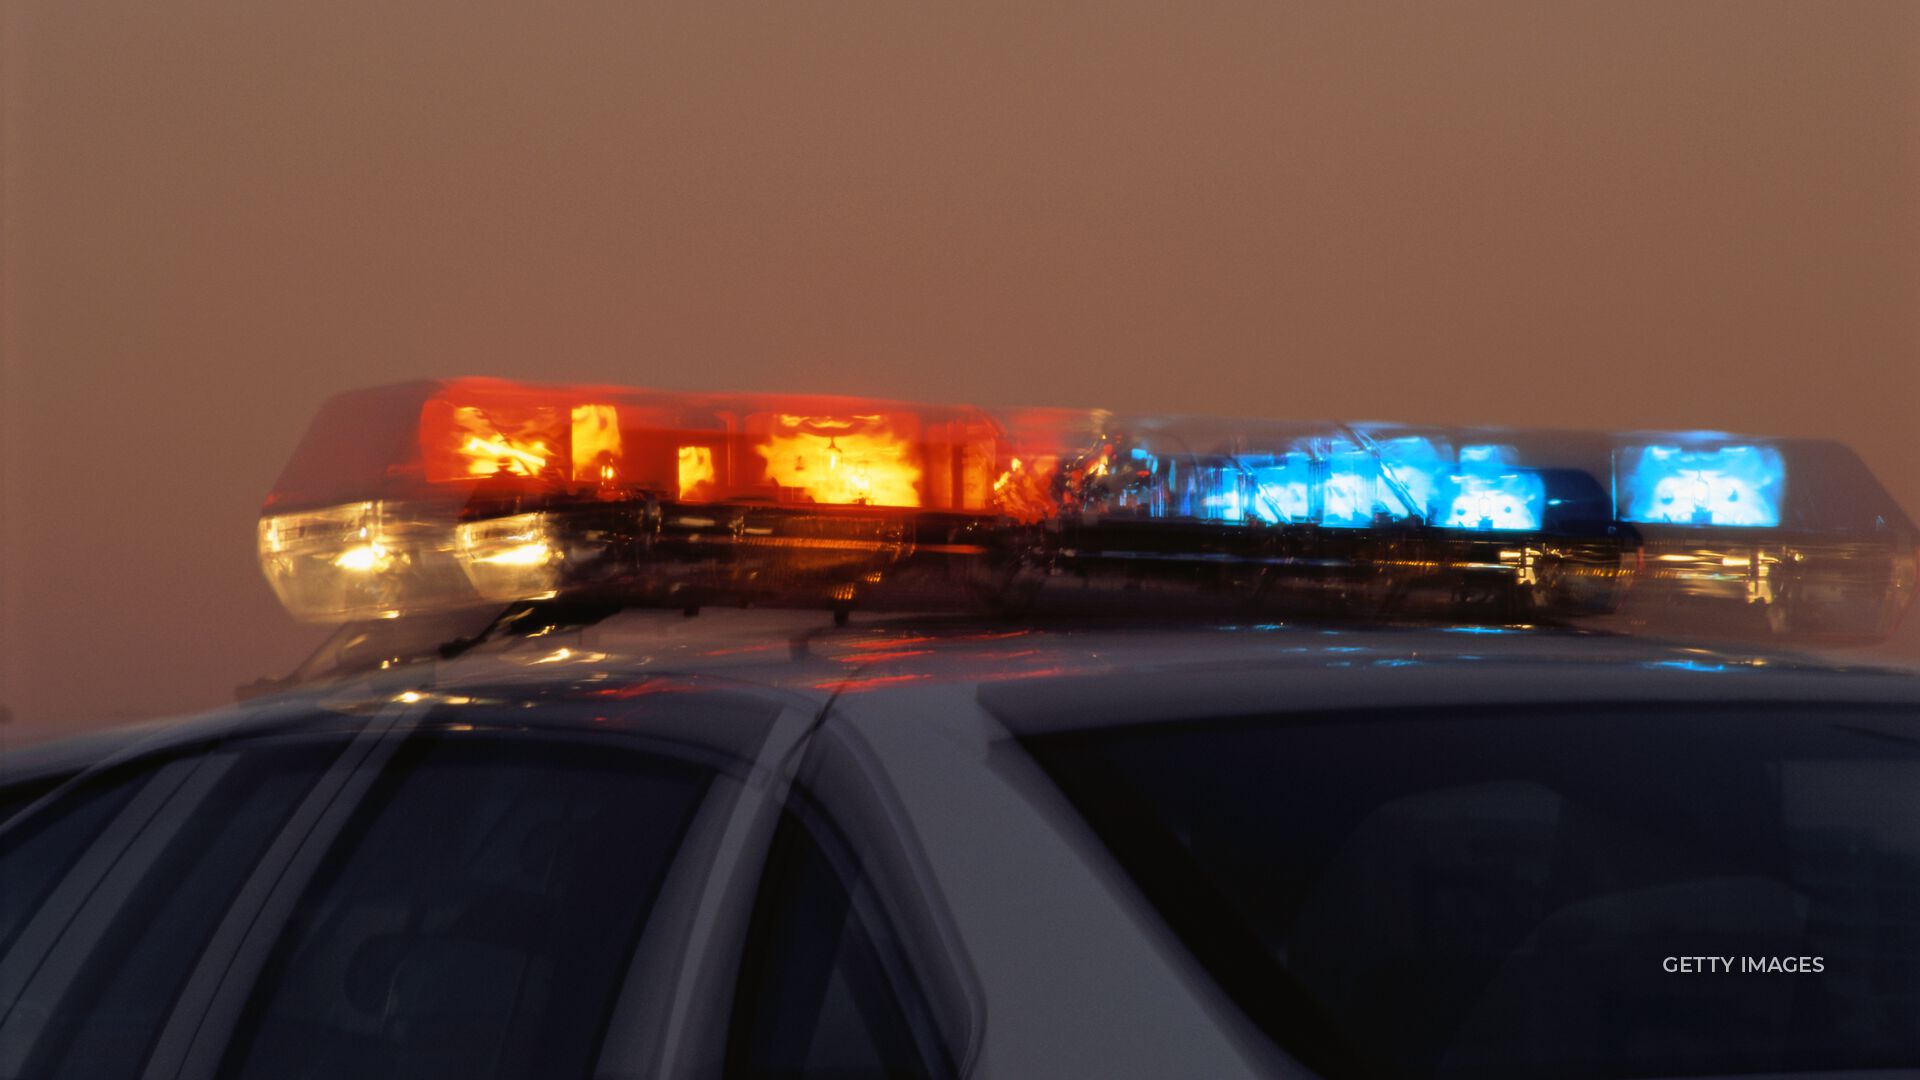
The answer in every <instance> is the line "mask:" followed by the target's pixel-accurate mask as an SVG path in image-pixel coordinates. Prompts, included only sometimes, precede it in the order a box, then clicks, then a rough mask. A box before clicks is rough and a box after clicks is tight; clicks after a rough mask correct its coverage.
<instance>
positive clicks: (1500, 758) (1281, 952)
mask: <svg viewBox="0 0 1920 1080" xmlns="http://www.w3.org/2000/svg"><path fill="white" fill-rule="evenodd" d="M1916 719H1920V718H1916V717H1915V716H1914V715H1912V713H1911V712H1910V711H1891V710H1879V709H1845V710H1836V709H1821V710H1809V709H1806V708H1804V707H1793V708H1756V707H1750V706H1749V707H1742V708H1739V709H1728V710H1723V711H1710V710H1706V711H1703V710H1701V709H1699V708H1685V709H1682V708H1677V707H1676V708H1652V709H1649V708H1644V707H1641V708H1621V707H1583V708H1576V709H1554V710H1551V711H1547V710H1534V709H1502V710H1486V709H1481V710H1473V711H1448V712H1435V713H1429V714H1408V713H1392V714H1390V713H1378V714H1374V713H1368V714H1359V715H1354V714H1340V715H1326V714H1322V715H1319V716H1311V717H1305V718H1293V717H1290V718H1252V719H1237V720H1231V721H1219V722H1206V723H1191V722H1189V723H1168V724H1157V725H1141V726H1127V727H1114V728H1106V729H1100V730H1092V731H1075V732H1069V733H1059V734H1047V735H1039V736H1034V737H1032V738H1029V739H1027V740H1025V744H1026V745H1027V747H1028V748H1029V750H1030V751H1031V752H1032V753H1033V754H1034V756H1035V757H1036V759H1037V760H1038V761H1039V762H1040V764H1041V765H1042V767H1043V768H1044V769H1045V770H1046V771H1047V772H1048V773H1049V774H1050V775H1051V776H1052V777H1053V778H1054V780H1055V781H1056V782H1057V783H1058V784H1059V785H1060V787H1061V788H1062V790H1063V791H1064V792H1065V793H1066V795H1067V796H1068V798H1069V799H1070V800H1071V801H1072V802H1073V803H1074V804H1075V806H1076V807H1077V808H1078V809H1079V810H1080V812H1081V813H1082V814H1084V815H1085V817H1086V819H1087V820H1088V822H1089V823H1090V824H1091V825H1092V826H1093V828H1094V830H1095V831H1096V833H1098V835H1099V836H1100V838H1101V839H1102V840H1103V841H1104V842H1105V844H1106V845H1107V846H1108V847H1109V848H1110V849H1111V850H1112V852H1113V854H1114V855H1115V856H1116V857H1117V858H1118V860H1119V862H1120V863H1121V865H1122V866H1123V867H1124V868H1125V870H1126V871H1127V872H1128V874H1129V875H1131V877H1132V878H1133V879H1134V881H1135V882H1136V883H1137V884H1138V885H1139V887H1140V888H1141V890H1142V891H1143V892H1144V893H1145V894H1146V896H1147V898H1148V899H1149V900H1150V901H1151V902H1152V904H1153V905H1154V906H1155V907H1157V908H1158V909H1159V911H1160V912H1161V914H1162V915H1163V916H1164V917H1165V918H1166V920H1167V922H1168V923H1169V924H1170V926H1171V927H1172V929H1173V930H1174V931H1175V933H1176V934H1177V935H1178V936H1179V937H1180V938H1181V939H1182V940H1183V941H1184V942H1185V944H1186V945H1187V947H1188V948H1190V949H1191V950H1192V952H1193V954H1194V955H1195V957H1196V958H1197V959H1198V960H1199V961H1200V963H1201V964H1202V965H1203V966H1204V967H1205V968H1206V969H1207V970H1208V971H1209V972H1210V973H1211V974H1212V975H1213V977H1214V978H1215V979H1216V980H1217V981H1218V982H1219V984H1220V985H1221V986H1222V987H1223V988H1224V989H1225V990H1226V991H1227V993H1228V994H1229V995H1230V996H1231V997H1232V998H1233V999H1234V1000H1235V1001H1236V1002H1237V1003H1238V1004H1239V1005H1240V1006H1241V1007H1242V1008H1243V1009H1245V1011H1246V1012H1247V1013H1248V1015H1249V1016H1250V1017H1251V1018H1252V1019H1253V1020H1254V1021H1255V1022H1256V1023H1258V1024H1259V1025H1260V1026H1261V1027H1262V1028H1264V1029H1265V1030H1266V1031H1267V1032H1268V1033H1269V1034H1271V1035H1272V1036H1273V1037H1274V1038H1275V1039H1276V1040H1277V1041H1278V1042H1279V1043H1280V1044H1281V1045H1283V1046H1284V1047H1286V1048H1287V1049H1288V1050H1289V1051H1291V1052H1292V1053H1294V1054H1295V1055H1297V1056H1299V1057H1300V1058H1301V1059H1302V1060H1304V1061H1305V1062H1306V1063H1307V1064H1309V1065H1311V1066H1314V1067H1316V1068H1318V1069H1320V1070H1322V1071H1324V1072H1325V1073H1327V1074H1328V1075H1332V1076H1389V1077H1429V1076H1474V1077H1483V1076H1555V1077H1575V1076H1596V1077H1599V1076H1607V1077H1613V1076H1621V1077H1626V1076H1639V1077H1656V1076H1679V1075H1713V1074H1737V1073H1759V1072H1791V1071H1801V1070H1812V1069H1843V1068H1873V1067H1878V1068H1885V1067H1891V1066H1911V1065H1915V1064H1917V1063H1920V723H1916Z"/></svg>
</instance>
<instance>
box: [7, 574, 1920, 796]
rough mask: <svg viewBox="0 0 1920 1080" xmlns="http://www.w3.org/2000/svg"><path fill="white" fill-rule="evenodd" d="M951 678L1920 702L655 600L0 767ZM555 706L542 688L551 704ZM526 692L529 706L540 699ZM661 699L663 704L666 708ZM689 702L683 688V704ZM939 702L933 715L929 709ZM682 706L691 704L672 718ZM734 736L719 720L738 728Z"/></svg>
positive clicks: (1660, 674) (1237, 698) (1114, 711)
mask: <svg viewBox="0 0 1920 1080" xmlns="http://www.w3.org/2000/svg"><path fill="white" fill-rule="evenodd" d="M935 687H938V688H942V689H943V690H944V691H946V693H945V694H943V695H941V697H940V700H942V701H951V700H952V697H951V692H952V691H953V690H955V689H958V690H961V691H963V692H965V691H971V696H972V697H973V699H974V700H976V701H977V702H978V703H979V705H980V706H981V707H982V708H983V709H984V710H985V711H986V712H987V713H989V714H991V715H992V716H994V717H995V718H997V719H998V720H1000V721H1001V722H1002V723H1003V724H1004V725H1005V726H1006V727H1008V728H1011V729H1013V730H1015V731H1016V732H1019V733H1027V732H1034V731H1044V730H1058V729H1061V728H1070V727H1086V726H1094V725H1101V724H1113V723H1129V722H1140V721H1145V720H1169V719H1180V718H1193V719H1198V718H1203V717H1210V716H1224V715H1245V714H1249V713H1256V712H1259V713H1276V712H1288V711H1316V712H1318V711H1330V710H1334V711H1337V710H1353V709H1377V708H1411V707H1445V706H1464V705H1493V704H1502V703H1507V704H1522V703H1525V704H1541V705H1553V704H1570V703H1591V702H1616V703H1629V702H1670V703H1689V702H1740V701H1754V702H1759V701H1769V702H1771V701H1802V702H1833V703H1838V702H1858V703H1862V704H1886V705H1897V706H1914V707H1920V671H1916V670H1914V669H1911V668H1906V667H1900V666H1890V665H1886V664H1878V663H1861V662H1857V661H1848V660H1844V659H1842V660H1836V659H1833V658H1823V657H1819V656H1814V655H1810V654H1800V653H1792V652H1782V651H1778V650H1772V649H1767V648H1764V647H1758V646H1751V645H1739V644H1735V645H1727V644H1720V645H1713V646H1708V645H1700V644H1693V643H1688V642H1677V641H1670V640H1657V639H1649V638H1643V637H1638V636H1633V635H1626V634H1615V633H1602V632H1592V631H1580V630H1570V629H1564V628H1548V627H1528V626H1510V627H1496V626H1481V625H1471V626H1469V625H1461V626H1444V625H1424V626H1380V625H1372V624H1369V625H1364V626H1360V625H1335V624H1323V623H1275V622H1233V621H1230V620H1221V619H1190V620H1169V619H1165V618H1156V619H1152V620H1127V619H1112V618H1109V619H1102V620H1084V619H1082V620H1074V619H1060V620H1011V619H991V618H979V617H964V618H956V617H945V616H937V615H919V616H915V615H904V616H889V617H881V616H871V617H866V618H862V619H856V620H854V621H853V622H851V623H850V624H849V625H846V626H836V625H834V624H833V622H832V621H831V620H830V619H828V618H827V617H826V616H825V615H823V614H821V613H818V612H806V611H794V610H755V609H707V610H705V611H703V612H702V613H701V614H699V615H698V616H697V617H692V618H689V617H686V616H685V615H683V614H682V613H680V612H677V611H674V612H669V611H661V610H651V609H640V610H630V611H625V612H619V613H616V614H614V615H612V616H610V617H607V618H605V619H602V620H600V621H598V622H594V623H592V624H591V625H581V626H573V627H566V628H560V627H555V628H550V629H543V630H542V631H540V632H538V633H536V634H532V635H524V636H511V637H506V638H503V639H500V640H491V641H486V642H483V643H481V644H479V645H476V646H474V647H472V648H469V649H466V650H465V651H463V652H461V653H460V654H459V655H457V656H455V657H453V658H450V659H443V658H436V659H427V660H421V661H415V662H412V663H407V664H402V665H398V666H391V667H386V668H384V669H381V670H376V671H372V672H365V673H356V674H348V675H342V676H338V677H334V678H328V679H320V680H317V681H314V682H311V683H308V684H305V685H302V686H298V687H296V688H294V689H291V690H289V691H286V692H283V693H279V694H274V695H271V696H268V697H264V698H260V699H258V700H256V701H251V702H247V703H245V704H242V705H238V706H232V707H229V708H226V709H222V710H218V711H216V712H214V713H209V714H205V715H203V716H199V717H193V718H187V719H186V720H182V721H175V722H161V723H154V724H145V725H141V726H140V727H138V728H133V729H124V730H123V731H120V732H115V733H105V734H96V735H92V736H88V737H84V738H82V739H78V740H71V741H68V742H65V743H57V744H51V745H48V746H44V747H38V748H30V749H29V750H27V751H20V752H16V754H15V755H14V759H13V760H12V761H11V762H10V763H9V767H8V768H7V769H6V770H5V774H4V776H0V780H6V779H12V778H15V777H18V776H22V775H30V774H33V773H36V772H47V771H52V770H56V769H62V768H69V767H71V766H72V765H73V763H74V762H77V761H82V760H85V759H89V758H90V759H94V760H98V759H100V758H101V757H103V756H105V755H107V754H112V753H124V752H126V750H127V749H128V748H129V747H134V746H141V747H147V746H155V745H166V744H173V745H177V744H179V743H180V742H182V741H185V740H191V739H205V738H209V737H227V736H229V735H233V734H237V733H243V732H257V731H265V730H280V729H282V728H284V727H286V726H287V725H289V724H295V723H299V722H301V719H302V718H304V717H311V716H313V715H314V714H315V713H316V712H322V711H324V712H326V713H327V714H329V715H331V716H333V717H335V718H336V719H337V720H338V721H339V722H344V723H348V724H357V723H358V722H359V721H358V720H356V719H354V718H355V717H364V716H365V715H369V714H370V713H371V711H372V710H375V709H377V708H379V707H381V706H382V705H385V704H387V703H389V702H392V701H394V700H396V699H398V698H399V697H401V696H402V695H409V694H421V693H426V694H431V695H437V696H439V697H440V698H442V699H443V700H461V701H471V702H479V703H488V702H491V703H502V704H511V705H512V706H513V707H515V708H516V709H518V710H522V711H521V712H520V715H525V716H528V717H533V716H539V717H542V718H544V719H546V720H548V721H550V722H558V723H562V724H565V723H570V722H574V721H573V720H570V719H569V717H577V718H578V722H579V723H581V724H583V725H584V724H587V723H590V722H591V718H592V716H593V715H595V714H594V713H593V711H592V710H591V709H587V710H581V709H576V708H570V707H569V706H570V705H577V704H580V703H593V702H596V701H598V702H634V701H638V700H640V699H643V698H646V699H654V698H660V699H664V698H666V697H668V696H672V697H673V698H674V699H675V700H677V701H678V702H681V703H683V704H684V705H687V706H693V705H694V703H696V702H704V703H705V705H704V706H701V707H705V706H717V705H720V704H721V703H722V701H723V699H724V701H725V702H726V703H727V707H729V708H734V707H739V706H740V703H741V702H743V701H749V700H758V701H760V702H762V703H765V704H766V705H768V706H769V707H778V706H789V707H795V708H799V709H804V710H812V711H816V712H817V711H820V710H822V709H824V708H825V707H826V706H827V705H828V703H829V702H832V701H834V700H836V699H845V698H849V697H855V696H857V697H860V698H862V699H871V700H863V703H862V704H863V709H862V711H863V712H870V711H871V707H872V706H881V707H884V705H885V703H886V699H887V698H888V697H894V698H898V699H899V700H900V701H902V702H903V703H905V702H912V703H915V705H916V707H918V706H919V705H921V704H924V702H926V701H927V700H928V697H927V695H926V694H925V693H924V691H926V690H928V689H931V688H935ZM543 704H544V705H546V706H547V708H544V709H542V708H540V706H541V705H543ZM528 710H531V711H528ZM654 711H655V712H656V713H657V712H658V710H654ZM669 711H670V712H671V713H673V714H675V715H679V714H681V713H682V712H683V711H684V710H683V709H680V708H676V709H672V710H669ZM928 719H929V720H930V721H931V720H933V719H934V718H932V717H929V718H928ZM675 726H683V725H681V724H679V722H677V721H676V722H675ZM723 741H725V740H723Z"/></svg>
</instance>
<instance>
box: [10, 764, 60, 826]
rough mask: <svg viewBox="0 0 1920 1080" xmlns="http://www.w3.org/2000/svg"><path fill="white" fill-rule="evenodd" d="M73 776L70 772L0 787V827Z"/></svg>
mask: <svg viewBox="0 0 1920 1080" xmlns="http://www.w3.org/2000/svg"><path fill="white" fill-rule="evenodd" d="M74 775H75V774H74V773H72V772H67V773H53V774H51V775H47V776H41V777H36V778H34V779H32V780H22V781H19V782H17V783H12V784H8V785H6V786H5V787H0V825H5V824H6V823H7V822H8V821H11V820H12V819H13V817H14V815H16V814H18V813H20V811H22V810H25V809H26V808H27V807H29V806H32V805H33V804H34V803H35V802H38V801H39V800H40V798H41V797H42V796H44V795H46V794H48V793H49V792H52V791H53V790H54V789H55V788H58V787H59V786H60V785H61V784H64V783H66V782H67V781H68V780H71V779H73V777H74Z"/></svg>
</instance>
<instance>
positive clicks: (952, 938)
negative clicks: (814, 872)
mask: <svg viewBox="0 0 1920 1080" xmlns="http://www.w3.org/2000/svg"><path fill="white" fill-rule="evenodd" d="M793 772H794V780H793V782H792V784H791V785H790V787H789V789H788V792H787V794H786V797H785V798H784V799H783V800H782V803H781V805H780V807H779V808H778V809H779V810H780V812H781V813H780V815H779V816H780V817H785V816H786V815H789V814H790V815H791V816H792V817H793V818H794V819H795V823H796V825H797V826H798V827H799V828H801V829H804V830H805V831H806V832H807V834H808V836H809V838H810V839H811V840H812V842H813V843H814V844H815V845H816V846H817V847H818V848H819V849H820V852H821V854H822V855H823V856H824V857H825V858H826V859H827V860H828V862H829V863H830V864H831V865H832V867H833V869H834V872H835V874H836V876H838V877H839V878H840V879H841V883H842V885H843V886H844V887H845V888H846V889H847V892H848V900H849V905H850V909H851V913H852V915H853V916H854V918H856V919H857V920H858V921H859V923H860V925H861V927H862V928H863V929H864V931H865V932H866V934H867V936H868V937H869V939H870V940H871V942H872V944H873V947H874V952H875V954H876V959H877V960H878V963H879V966H880V968H881V971H882V974H883V975H884V977H885V979H886V981H887V985H888V988H889V990H890V991H891V992H892V993H893V995H894V1004H895V1006H896V1007H898V1008H899V1010H900V1011H901V1013H902V1014H903V1015H904V1016H905V1017H906V1018H907V1021H908V1024H909V1028H910V1030H909V1032H908V1034H909V1037H910V1039H911V1040H912V1043H913V1046H914V1049H915V1052H916V1054H917V1056H918V1058H919V1060H920V1063H921V1064H922V1066H923V1068H924V1069H925V1071H926V1074H927V1075H929V1076H933V1077H939V1078H947V1077H959V1076H965V1075H968V1074H969V1073H970V1072H971V1071H972V1068H973V1065H974V1063H975V1061H976V1060H977V1058H978V1055H979V1047H980V1043H981V1016H982V1013H983V1011H984V1010H983V1007H982V1005H981V1002H980V994H979V991H978V989H977V984H976V982H975V980H974V979H973V978H972V973H971V970H970V968H968V966H967V964H966V961H965V957H964V955H963V954H962V953H961V952H960V950H959V945H958V937H957V934H956V933H955V932H954V931H953V930H952V929H951V926H950V925H949V921H948V920H947V919H946V917H945V915H944V909H943V908H942V907H941V901H940V898H939V896H938V894H937V891H936V890H935V887H934V886H933V884H932V882H933V876H932V874H931V872H930V871H929V870H928V868H927V866H926V860H925V857H924V855H922V854H921V853H920V851H919V849H918V842H917V840H916V839H915V838H914V837H913V835H912V831H911V828H910V827H909V826H908V824H907V820H908V819H907V815H906V813H905V812H904V809H903V808H901V806H900V803H899V800H898V797H897V796H896V795H895V794H894V793H893V792H892V790H891V787H890V786H889V785H888V783H887V780H886V774H885V771H884V768H883V766H882V765H881V763H880V762H879V761H878V759H877V758H876V756H875V755H874V754H873V752H872V750H871V748H870V747H868V746H867V745H866V743H865V742H864V740H862V739H860V738H859V736H858V735H857V734H856V733H855V732H854V731H853V730H852V729H851V728H850V727H849V726H848V725H846V724H843V723H836V722H833V720H832V718H831V717H830V716H829V717H828V718H825V719H823V722H822V723H821V724H820V725H819V728H818V730H817V731H815V732H814V733H813V734H812V736H811V738H809V739H808V740H807V743H806V745H805V747H804V750H803V753H802V754H801V755H800V756H799V761H798V762H797V763H796V764H795V766H794V769H793ZM772 832H773V830H772V829H769V836H768V843H767V844H766V845H765V846H764V847H763V849H762V850H761V851H760V853H759V858H758V860H757V864H756V866H755V868H754V873H753V875H752V882H751V889H750V890H749V895H748V896H747V897H746V904H745V910H743V911H741V912H740V913H739V919H738V921H737V923H736V924H735V926H734V927H733V930H732V939H733V941H734V942H736V945H735V948H734V950H733V951H734V959H733V963H732V964H731V965H729V967H728V970H727V972H726V979H725V988H724V989H725V992H726V998H725V1003H724V1015H725V1017H726V1023H725V1029H724V1031H722V1032H719V1033H718V1039H717V1041H716V1044H715V1045H714V1047H713V1049H712V1051H711V1058H710V1060H711V1061H713V1062H718V1063H724V1064H731V1063H732V1061H731V1054H732V1053H733V1052H734V1050H735V1047H736V1045H737V1044H738V1043H739V1041H740V1040H741V1039H742V1037H743V1034H744V1033H743V1031H742V1030H741V1025H742V1024H743V1023H744V1022H745V1017H744V1016H742V1015H741V1014H740V1013H739V1011H738V1003H739V994H740V991H741V989H742V986H743V980H744V978H745V975H746V967H745V965H746V959H747V958H746V955H745V952H746V942H747V941H748V940H750V939H751V938H752V937H754V936H757V935H756V931H758V930H759V929H760V928H759V927H757V926H755V925H754V921H755V918H756V916H757V915H759V914H760V912H759V910H758V908H759V904H758V901H759V898H760V896H761V893H762V892H763V890H764V889H765V888H766V887H767V884H768V883H767V882H766V881H765V874H766V871H767V868H768V867H769V866H770V865H771V863H772V861H773V859H774V858H775V857H776V852H775V851H774V850H773V846H772V840H773V836H772Z"/></svg>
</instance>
